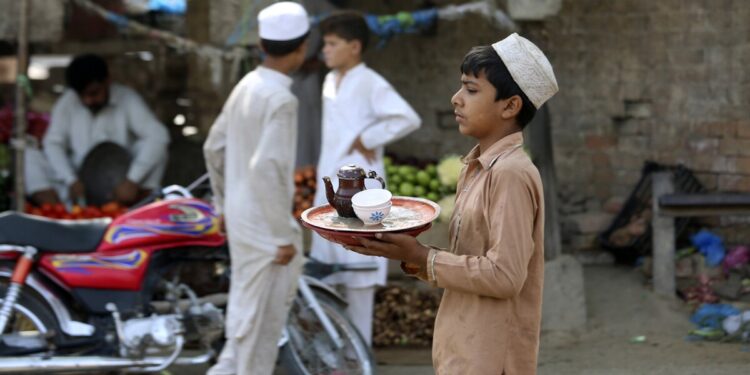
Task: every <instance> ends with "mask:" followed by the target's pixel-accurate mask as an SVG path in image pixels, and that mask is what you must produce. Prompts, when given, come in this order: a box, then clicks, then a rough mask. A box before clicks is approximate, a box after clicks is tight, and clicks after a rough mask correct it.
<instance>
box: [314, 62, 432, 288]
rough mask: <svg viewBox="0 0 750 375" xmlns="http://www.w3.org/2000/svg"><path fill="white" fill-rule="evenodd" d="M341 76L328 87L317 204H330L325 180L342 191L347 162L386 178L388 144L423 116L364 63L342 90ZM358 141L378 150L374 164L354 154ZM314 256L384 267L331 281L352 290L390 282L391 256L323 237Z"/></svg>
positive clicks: (347, 77)
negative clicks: (341, 177)
mask: <svg viewBox="0 0 750 375" xmlns="http://www.w3.org/2000/svg"><path fill="white" fill-rule="evenodd" d="M337 76H338V73H337V72H335V71H334V72H330V73H328V75H327V76H326V79H325V82H324V83H323V124H322V128H323V129H322V130H323V134H322V139H323V141H322V147H321V153H320V159H319V161H318V168H317V173H318V174H317V176H318V177H317V178H318V189H317V191H316V193H315V201H314V202H315V205H321V204H325V203H327V199H326V194H325V186H324V185H323V183H322V182H321V178H323V176H329V177H330V178H331V182H332V183H333V187H334V190H335V189H337V188H338V179H337V178H336V173H337V172H338V170H339V168H341V167H342V166H344V165H346V164H356V165H358V166H360V167H362V168H364V169H365V170H367V171H369V170H374V171H375V172H377V174H378V176H381V177H383V178H385V173H384V172H385V171H384V170H385V166H384V165H383V153H384V148H385V145H387V144H388V143H391V142H393V141H396V140H398V139H400V138H402V137H404V136H406V135H407V134H409V133H411V132H412V131H414V130H416V129H417V128H419V126H420V123H421V120H420V118H419V116H418V115H417V113H416V112H414V110H413V109H412V108H411V107H410V106H409V104H408V103H407V102H406V101H405V100H404V99H403V98H402V97H401V96H400V95H399V94H398V93H397V92H396V90H395V89H394V88H393V87H392V86H391V85H390V84H389V83H388V82H387V81H386V80H385V79H384V78H383V77H381V76H380V75H379V74H378V73H376V72H375V71H373V70H372V69H370V68H368V67H367V66H365V64H364V63H362V64H359V65H357V66H355V67H354V68H352V69H351V70H349V71H348V72H346V73H345V75H344V77H343V78H342V79H341V83H340V85H339V87H338V88H337V87H336V79H337ZM358 137H359V138H361V140H362V143H363V144H364V146H365V147H366V148H368V149H371V150H375V160H374V161H373V162H372V163H369V162H368V161H367V160H366V159H365V157H364V156H363V155H361V154H360V153H357V152H354V153H352V154H349V149H350V148H351V146H352V144H353V143H354V141H355V140H356V139H357V138H358ZM366 184H367V186H369V187H380V186H379V183H377V181H374V180H367V182H366ZM312 257H313V258H315V259H318V260H321V261H324V262H331V263H353V262H371V261H375V262H377V263H378V270H377V271H371V272H339V273H336V274H333V275H331V276H329V277H328V278H326V280H325V281H326V282H329V283H331V284H346V285H347V286H348V287H352V288H362V287H369V286H373V285H384V284H385V280H386V276H387V272H388V270H387V268H388V261H387V260H386V259H385V258H381V257H370V256H366V255H361V254H357V253H355V252H352V251H348V250H346V249H344V248H343V247H341V246H340V245H336V244H333V243H331V242H328V241H327V240H325V239H323V238H322V237H320V236H318V235H314V236H313V238H312Z"/></svg>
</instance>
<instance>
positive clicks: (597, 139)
mask: <svg viewBox="0 0 750 375" xmlns="http://www.w3.org/2000/svg"><path fill="white" fill-rule="evenodd" d="M615 145H617V138H615V137H614V136H611V135H597V134H590V135H587V136H586V147H587V148H588V149H590V150H602V149H607V148H611V147H613V146H615Z"/></svg>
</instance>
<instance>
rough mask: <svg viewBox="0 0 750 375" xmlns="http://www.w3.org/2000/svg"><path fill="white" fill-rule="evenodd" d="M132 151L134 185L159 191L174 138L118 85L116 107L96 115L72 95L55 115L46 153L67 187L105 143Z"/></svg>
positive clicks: (56, 108)
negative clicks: (85, 162)
mask: <svg viewBox="0 0 750 375" xmlns="http://www.w3.org/2000/svg"><path fill="white" fill-rule="evenodd" d="M107 141H109V142H114V143H117V144H119V145H120V146H123V147H125V148H126V149H128V150H129V151H130V153H131V155H133V161H132V163H131V165H130V169H129V170H128V179H129V180H131V181H133V182H135V183H138V184H141V185H142V186H145V187H148V188H158V187H159V186H160V184H161V177H162V175H163V174H164V168H165V166H166V163H167V151H168V150H167V146H168V144H169V132H168V131H167V128H166V127H165V126H164V125H162V124H161V122H159V120H157V119H156V117H155V116H154V114H153V113H151V111H150V110H149V109H148V107H147V106H146V104H145V103H144V102H143V99H141V97H140V96H139V95H138V94H137V93H136V92H135V91H133V90H132V89H130V88H128V87H125V86H122V85H118V84H112V85H111V86H110V102H109V104H108V105H107V106H106V107H104V108H103V109H102V110H101V111H100V112H99V113H97V114H96V115H94V114H92V113H91V111H90V110H89V109H88V108H86V106H84V105H83V104H82V103H81V100H80V99H79V98H78V94H76V92H75V91H73V90H70V89H69V90H67V91H65V93H64V94H63V95H62V96H61V97H60V99H59V100H58V101H57V103H55V106H54V108H53V109H52V115H51V122H50V126H49V129H48V130H47V133H46V134H45V136H44V152H45V154H46V155H47V158H48V160H49V163H50V164H51V165H52V168H54V170H55V173H56V174H57V177H58V178H59V179H60V180H62V181H63V182H64V183H65V185H66V186H69V185H70V184H72V183H73V182H75V181H76V180H77V179H78V177H77V173H76V171H77V170H78V169H79V168H80V167H81V164H82V163H83V159H84V158H85V157H86V155H87V154H88V152H89V151H91V149H92V148H94V147H95V146H96V145H98V144H99V143H102V142H107Z"/></svg>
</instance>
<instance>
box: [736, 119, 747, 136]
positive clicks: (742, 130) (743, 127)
mask: <svg viewBox="0 0 750 375" xmlns="http://www.w3.org/2000/svg"><path fill="white" fill-rule="evenodd" d="M737 137H739V138H750V122H740V123H738V124H737Z"/></svg>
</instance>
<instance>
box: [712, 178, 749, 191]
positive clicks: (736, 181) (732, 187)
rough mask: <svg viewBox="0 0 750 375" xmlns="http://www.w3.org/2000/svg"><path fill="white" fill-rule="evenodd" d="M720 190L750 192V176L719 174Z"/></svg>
mask: <svg viewBox="0 0 750 375" xmlns="http://www.w3.org/2000/svg"><path fill="white" fill-rule="evenodd" d="M718 187H719V190H720V191H740V192H750V177H748V176H740V175H731V174H724V175H720V176H719V186H718Z"/></svg>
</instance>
